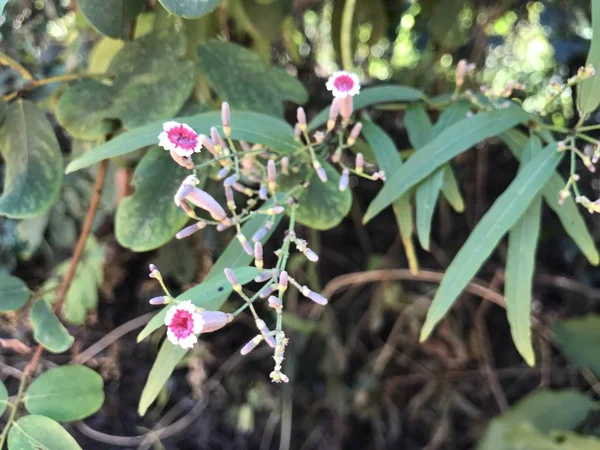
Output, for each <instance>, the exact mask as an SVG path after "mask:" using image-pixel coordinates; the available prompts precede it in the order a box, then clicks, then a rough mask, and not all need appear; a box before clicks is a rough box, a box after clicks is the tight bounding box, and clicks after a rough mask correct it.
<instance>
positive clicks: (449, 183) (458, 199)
mask: <svg viewBox="0 0 600 450" xmlns="http://www.w3.org/2000/svg"><path fill="white" fill-rule="evenodd" d="M442 194H443V195H444V198H445V199H446V200H448V203H450V206H452V208H453V209H454V211H456V212H458V213H461V212H463V211H464V210H465V200H464V199H463V196H462V194H461V193H460V188H459V187H458V180H457V179H456V176H455V175H454V172H453V171H452V168H451V167H450V164H447V165H446V167H444V183H443V184H442Z"/></svg>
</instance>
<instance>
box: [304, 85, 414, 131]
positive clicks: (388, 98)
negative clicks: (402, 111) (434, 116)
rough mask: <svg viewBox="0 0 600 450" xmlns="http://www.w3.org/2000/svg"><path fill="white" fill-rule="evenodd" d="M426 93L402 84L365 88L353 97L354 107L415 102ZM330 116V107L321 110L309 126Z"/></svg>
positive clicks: (313, 127) (315, 126) (325, 120)
mask: <svg viewBox="0 0 600 450" xmlns="http://www.w3.org/2000/svg"><path fill="white" fill-rule="evenodd" d="M424 98H425V94H423V93H422V92H421V91H419V90H418V89H415V88H412V87H409V86H402V85H387V86H376V87H368V88H364V89H362V90H361V91H360V94H359V95H357V96H355V97H354V98H353V100H354V102H353V104H354V109H355V110H358V109H361V108H366V107H367V106H371V105H377V104H378V103H388V102H413V101H417V100H423V99H424ZM328 117H329V107H327V108H325V109H323V110H322V111H320V112H319V114H317V115H316V116H315V117H313V119H312V120H311V121H310V123H309V124H308V128H309V129H311V130H313V129H315V128H318V127H320V126H321V125H323V124H325V123H326V122H327V118H328Z"/></svg>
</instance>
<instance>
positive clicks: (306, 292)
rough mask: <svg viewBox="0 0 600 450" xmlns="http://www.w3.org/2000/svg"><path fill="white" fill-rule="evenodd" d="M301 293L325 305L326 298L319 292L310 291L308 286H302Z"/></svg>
mask: <svg viewBox="0 0 600 450" xmlns="http://www.w3.org/2000/svg"><path fill="white" fill-rule="evenodd" d="M301 292H302V295H304V296H305V297H306V298H309V299H310V300H312V301H313V302H315V303H318V304H319V305H326V304H327V302H328V300H327V299H326V298H325V297H323V296H322V295H321V294H317V293H316V292H313V291H311V290H310V289H309V288H308V286H302V291H301Z"/></svg>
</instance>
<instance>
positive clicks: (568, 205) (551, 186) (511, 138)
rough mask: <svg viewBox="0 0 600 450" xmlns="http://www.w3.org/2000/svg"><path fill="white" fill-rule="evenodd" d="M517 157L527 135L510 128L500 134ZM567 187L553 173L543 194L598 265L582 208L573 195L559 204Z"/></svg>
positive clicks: (592, 240) (587, 256) (572, 234)
mask: <svg viewBox="0 0 600 450" xmlns="http://www.w3.org/2000/svg"><path fill="white" fill-rule="evenodd" d="M500 138H501V139H502V140H503V141H504V142H505V143H506V145H507V146H508V148H509V149H510V151H511V152H512V153H513V155H514V156H515V158H517V159H520V158H521V152H522V149H523V148H524V146H525V142H526V141H527V136H525V135H524V134H523V133H522V132H520V131H518V130H508V131H505V132H504V133H502V134H501V135H500ZM564 187H565V181H564V180H563V178H562V177H561V176H560V175H559V174H558V173H556V172H555V173H553V174H552V176H551V177H550V179H549V180H548V182H547V183H546V184H545V185H544V187H543V188H542V194H543V196H544V200H545V201H546V204H547V205H548V206H549V207H550V208H551V209H552V211H554V212H555V213H556V215H557V216H558V219H559V220H560V223H561V224H562V226H563V228H564V229H565V231H566V232H567V234H568V235H569V236H571V239H573V241H574V242H575V244H576V245H577V246H578V247H579V249H580V250H581V251H582V252H583V254H584V255H585V257H586V258H587V259H588V261H589V262H590V263H591V264H593V265H595V266H597V265H598V263H600V255H599V254H598V250H597V249H596V244H595V242H594V238H593V236H592V235H591V234H590V232H589V230H588V227H587V225H586V223H585V220H584V218H583V216H582V215H581V208H579V207H578V206H577V204H576V203H575V201H574V200H573V198H572V197H568V198H566V199H565V202H564V204H563V205H559V204H558V196H559V192H560V191H561V190H562V189H563V188H564Z"/></svg>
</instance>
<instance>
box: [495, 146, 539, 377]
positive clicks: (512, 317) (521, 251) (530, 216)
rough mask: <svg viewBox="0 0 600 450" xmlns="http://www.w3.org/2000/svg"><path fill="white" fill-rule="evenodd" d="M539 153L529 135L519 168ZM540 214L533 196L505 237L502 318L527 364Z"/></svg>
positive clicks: (530, 350)
mask: <svg viewBox="0 0 600 450" xmlns="http://www.w3.org/2000/svg"><path fill="white" fill-rule="evenodd" d="M541 151H542V143H541V141H540V139H539V138H538V137H536V136H532V137H531V138H530V140H529V142H528V145H527V148H526V149H525V151H524V152H523V158H522V159H521V167H522V168H523V167H525V166H526V165H527V163H528V162H529V161H531V159H533V157H534V156H535V155H537V154H539V153H540V152H541ZM541 212H542V198H541V195H538V196H536V197H535V198H534V199H533V201H532V202H531V204H530V205H529V207H528V208H527V209H526V210H525V212H524V213H523V215H522V216H521V218H520V219H519V221H518V222H517V223H516V224H515V226H514V227H512V229H511V230H510V233H509V234H508V254H507V257H506V281H505V285H504V286H505V287H504V296H505V297H506V315H507V317H508V322H509V324H510V332H511V335H512V338H513V341H514V343H515V346H516V347H517V350H519V353H520V354H521V356H523V359H525V361H527V364H529V365H530V366H533V365H534V364H535V353H534V352H533V346H532V344H531V320H530V317H531V295H532V290H533V272H534V269H535V251H536V248H537V243H538V239H539V235H540V222H541Z"/></svg>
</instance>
